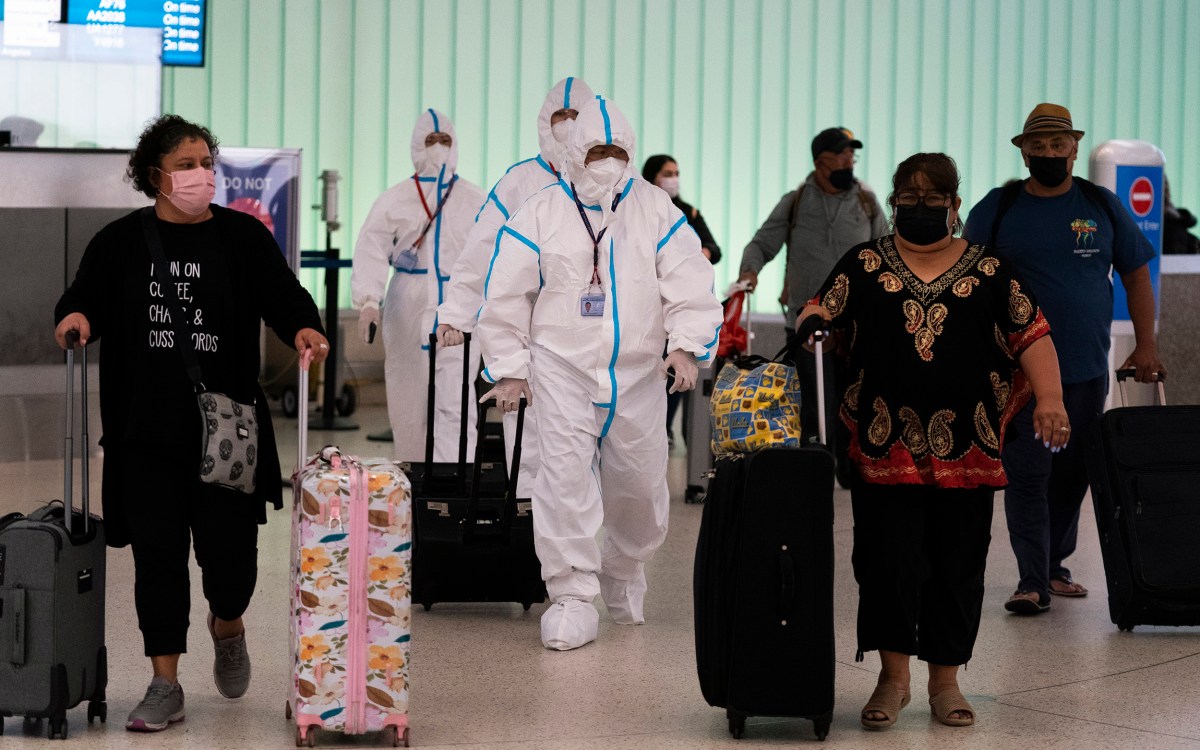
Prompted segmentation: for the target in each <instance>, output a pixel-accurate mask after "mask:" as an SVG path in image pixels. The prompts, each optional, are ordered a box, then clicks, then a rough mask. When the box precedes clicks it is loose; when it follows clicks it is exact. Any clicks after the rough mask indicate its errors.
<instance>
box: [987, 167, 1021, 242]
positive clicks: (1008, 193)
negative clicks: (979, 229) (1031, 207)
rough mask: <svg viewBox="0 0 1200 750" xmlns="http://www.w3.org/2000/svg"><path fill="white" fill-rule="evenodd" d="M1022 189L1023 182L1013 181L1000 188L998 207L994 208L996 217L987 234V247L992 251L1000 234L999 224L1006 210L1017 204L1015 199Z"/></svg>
mask: <svg viewBox="0 0 1200 750" xmlns="http://www.w3.org/2000/svg"><path fill="white" fill-rule="evenodd" d="M1024 189H1025V180H1014V181H1012V182H1010V183H1008V184H1007V185H1005V186H1004V187H1003V188H1001V192H1000V205H998V206H996V217H995V218H994V219H992V231H991V233H990V234H988V242H987V246H988V247H990V248H993V249H994V248H995V247H996V236H997V235H998V234H1000V222H1001V221H1002V220H1003V219H1004V215H1005V214H1006V213H1008V209H1010V208H1012V207H1013V204H1014V203H1016V202H1017V197H1018V196H1019V195H1020V194H1021V191H1022V190H1024Z"/></svg>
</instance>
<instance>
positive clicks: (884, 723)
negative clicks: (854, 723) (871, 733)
mask: <svg viewBox="0 0 1200 750" xmlns="http://www.w3.org/2000/svg"><path fill="white" fill-rule="evenodd" d="M910 698H911V696H908V695H905V696H903V697H901V695H900V689H899V688H897V687H896V686H895V685H893V684H891V683H890V682H881V683H879V684H878V685H876V686H875V692H873V693H871V699H870V700H868V701H867V705H865V706H863V710H862V712H861V713H860V714H859V719H860V720H861V721H862V725H863V726H864V727H866V728H867V729H887V728H888V727H890V726H891V725H893V724H895V723H896V719H897V718H899V717H900V710H901V709H903V708H904V707H905V706H907V705H908V701H909V699H910ZM872 711H876V712H878V713H881V714H883V715H884V717H885V718H883V719H868V718H867V714H869V713H871V712H872Z"/></svg>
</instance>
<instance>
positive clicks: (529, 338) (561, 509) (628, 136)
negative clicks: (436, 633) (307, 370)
mask: <svg viewBox="0 0 1200 750" xmlns="http://www.w3.org/2000/svg"><path fill="white" fill-rule="evenodd" d="M633 158H634V135H633V131H632V130H631V128H630V126H629V123H628V122H627V121H626V119H625V117H624V116H623V115H622V114H621V112H620V111H619V110H618V109H617V107H616V106H615V105H613V103H612V102H609V101H605V100H603V99H593V100H591V101H589V102H587V103H585V104H584V105H583V106H582V107H580V110H579V117H578V118H577V120H576V122H575V128H574V131H573V132H572V134H571V138H570V140H569V141H568V144H567V147H566V149H565V153H564V156H563V159H562V164H561V167H562V172H563V178H562V179H561V180H560V181H559V182H558V183H557V184H556V185H554V186H552V187H549V188H546V189H544V190H542V191H541V192H539V193H538V194H537V195H535V196H533V197H532V198H530V199H529V200H527V201H526V202H525V204H524V205H523V206H522V207H521V208H520V209H519V210H518V211H517V212H516V213H515V214H514V215H513V216H512V218H511V219H509V221H508V223H507V224H505V226H504V228H503V229H502V230H501V231H500V236H499V239H498V241H497V243H496V248H495V250H494V251H493V253H492V259H491V261H490V268H489V271H488V274H487V276H486V278H485V280H484V299H485V301H484V305H483V310H482V311H481V313H480V316H479V323H478V326H477V329H476V330H477V331H478V332H479V338H480V340H481V342H482V348H483V356H484V363H485V364H486V365H487V367H486V369H485V370H484V377H485V378H486V379H487V380H489V381H492V382H495V383H496V385H495V386H494V387H493V389H492V391H491V392H490V393H489V396H490V395H495V396H496V398H497V400H498V401H499V402H500V403H501V405H502V408H504V409H506V410H511V409H515V408H516V406H517V403H518V402H519V399H520V397H521V396H522V395H525V397H526V398H528V399H530V400H531V402H532V404H533V408H535V409H536V410H537V412H538V438H539V446H540V450H541V460H542V464H541V469H540V470H539V472H538V476H537V481H536V482H535V483H534V490H533V498H532V499H533V509H534V510H533V519H534V520H533V523H534V542H535V545H536V547H537V554H538V559H539V560H540V561H541V564H542V577H543V578H544V579H545V580H546V587H547V590H548V592H549V594H550V600H551V606H550V607H548V608H547V610H546V612H545V613H544V614H543V616H542V621H541V635H542V643H543V645H545V646H546V647H547V648H550V649H556V650H568V649H573V648H578V647H580V646H583V645H584V644H586V643H589V642H590V641H593V640H595V638H596V632H597V626H598V620H599V615H598V614H597V611H596V609H595V607H593V605H592V603H591V602H592V600H593V599H594V598H595V596H596V594H601V595H602V596H603V598H604V602H605V604H606V605H607V606H608V611H609V613H610V614H611V615H612V617H613V619H614V620H615V621H616V622H618V623H621V624H640V623H642V622H644V616H643V600H644V597H645V593H646V572H645V564H646V561H648V560H649V559H650V558H651V556H652V555H653V554H654V552H655V550H657V549H658V547H659V545H661V544H662V542H663V540H664V539H665V538H666V533H667V513H668V493H667V477H666V472H667V436H666V432H665V431H664V430H663V429H662V424H663V421H664V420H665V419H666V408H667V407H666V395H667V394H666V389H665V388H664V387H663V381H664V379H665V378H666V372H667V370H668V369H673V370H674V372H675V376H676V385H675V387H676V388H677V389H679V390H688V389H690V388H692V387H694V386H695V383H696V376H697V361H701V362H708V361H710V360H711V358H712V354H713V350H714V348H715V347H716V345H717V333H718V331H719V329H720V326H721V320H722V314H721V306H720V304H719V303H718V302H717V299H716V297H715V296H714V295H713V292H712V289H713V270H712V264H710V263H709V262H708V261H707V260H705V258H704V256H703V255H702V254H701V253H700V240H699V238H698V237H697V236H696V234H695V232H693V231H692V229H691V228H690V227H688V225H687V219H686V218H685V217H684V215H683V214H682V213H680V211H679V209H677V208H675V206H674V205H672V203H671V198H670V196H668V195H667V194H666V193H665V192H663V191H662V190H659V189H658V188H656V187H654V186H653V185H651V184H650V183H648V182H646V181H645V180H642V179H640V178H635V177H632V176H630V174H629V173H628V172H627V168H628V165H629V163H631V161H632V160H633ZM664 344H665V345H666V350H667V352H668V354H667V356H666V359H665V361H664V359H663V355H662V353H663V350H664ZM531 372H532V382H530V374H531ZM487 397H488V396H485V398H487ZM601 526H603V527H604V529H605V532H606V534H605V539H604V543H603V548H601V547H600V546H599V545H597V543H596V540H595V537H596V533H597V532H598V531H599V529H600V528H601Z"/></svg>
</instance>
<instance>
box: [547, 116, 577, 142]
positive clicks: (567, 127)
mask: <svg viewBox="0 0 1200 750" xmlns="http://www.w3.org/2000/svg"><path fill="white" fill-rule="evenodd" d="M574 129H575V121H574V120H572V119H571V118H570V117H568V118H567V119H565V120H560V121H558V122H556V123H554V124H553V125H551V126H550V132H551V133H552V134H553V135H554V140H556V141H558V142H559V143H566V142H567V141H568V140H569V139H570V138H571V131H573V130H574Z"/></svg>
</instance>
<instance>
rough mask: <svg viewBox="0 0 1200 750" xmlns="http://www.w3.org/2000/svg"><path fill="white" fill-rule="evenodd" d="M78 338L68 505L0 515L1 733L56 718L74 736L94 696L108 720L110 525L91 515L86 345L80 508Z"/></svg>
mask: <svg viewBox="0 0 1200 750" xmlns="http://www.w3.org/2000/svg"><path fill="white" fill-rule="evenodd" d="M73 344H74V340H72V348H71V349H68V350H67V417H66V439H65V444H66V450H65V456H64V459H65V463H66V466H65V469H64V477H65V478H64V482H63V484H64V488H63V502H62V503H59V502H57V501H55V502H52V503H50V504H49V505H45V506H43V507H41V508H39V509H38V510H36V511H34V512H33V513H30V514H29V515H28V516H23V515H21V514H20V513H11V514H9V515H7V516H5V517H4V518H0V734H3V733H4V717H8V716H24V717H25V720H26V721H27V722H28V721H31V720H37V719H43V718H45V719H48V720H49V721H48V726H47V736H49V737H50V738H51V739H54V738H55V737H58V738H60V739H66V738H67V711H68V710H69V709H71V708H74V707H75V706H77V705H79V704H80V703H82V702H83V701H85V700H86V701H88V714H87V716H88V723H91V721H92V720H93V719H94V718H96V717H99V718H100V721H102V722H103V721H105V720H106V718H107V706H106V703H105V687H106V686H107V684H108V657H107V654H106V652H105V648H104V571H105V554H106V549H105V543H104V526H103V524H102V523H101V521H100V519H99V518H96V517H94V516H91V515H90V514H89V507H88V505H89V504H88V494H89V493H88V464H87V460H88V455H87V451H88V435H87V350H86V348H84V349H81V352H82V354H81V355H80V358H81V362H82V371H83V375H82V376H81V380H82V386H83V397H82V399H81V405H82V419H81V425H82V433H83V434H82V450H81V451H80V453H81V455H82V461H81V472H80V474H81V478H82V482H81V484H82V491H81V493H80V494H81V496H82V509H81V510H79V511H77V510H76V509H75V508H73V507H72V496H73V494H74V493H73V490H72V486H71V485H72V479H73V476H72V475H73V466H72V462H73V459H74V450H73V447H72V446H73V442H74V441H73V438H72V433H73V432H74V425H73V416H72V412H73V406H74V369H75V367H74V350H73Z"/></svg>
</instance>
